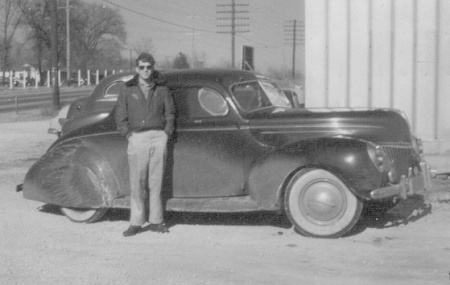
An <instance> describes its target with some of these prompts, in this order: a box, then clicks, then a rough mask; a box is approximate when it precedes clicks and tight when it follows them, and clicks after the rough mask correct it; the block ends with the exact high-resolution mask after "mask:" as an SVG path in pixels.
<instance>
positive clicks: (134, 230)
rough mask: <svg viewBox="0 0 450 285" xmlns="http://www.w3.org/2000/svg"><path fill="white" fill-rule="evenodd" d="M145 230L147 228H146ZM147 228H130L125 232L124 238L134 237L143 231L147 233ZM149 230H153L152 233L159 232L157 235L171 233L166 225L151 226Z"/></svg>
mask: <svg viewBox="0 0 450 285" xmlns="http://www.w3.org/2000/svg"><path fill="white" fill-rule="evenodd" d="M145 228H147V227H145ZM145 228H144V229H142V228H141V227H140V226H130V227H129V228H128V229H127V230H126V231H124V232H123V236H125V237H130V236H134V235H136V234H137V233H139V232H141V230H143V231H145ZM148 229H149V230H151V231H152V232H157V233H168V232H169V228H168V227H167V226H166V224H165V223H160V224H149V225H148Z"/></svg>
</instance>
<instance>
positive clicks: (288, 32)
mask: <svg viewBox="0 0 450 285" xmlns="http://www.w3.org/2000/svg"><path fill="white" fill-rule="evenodd" d="M288 23H292V24H289V25H285V26H284V32H285V36H286V37H287V38H286V43H287V44H292V79H295V53H296V47H297V45H298V44H301V45H304V44H305V39H304V25H303V24H301V25H299V26H298V25H297V20H293V21H289V22H288ZM300 29H301V37H298V34H297V33H298V32H299V30H300Z"/></svg>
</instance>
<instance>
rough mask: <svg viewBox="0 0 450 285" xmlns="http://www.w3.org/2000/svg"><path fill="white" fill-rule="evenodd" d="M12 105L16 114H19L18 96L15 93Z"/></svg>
mask: <svg viewBox="0 0 450 285" xmlns="http://www.w3.org/2000/svg"><path fill="white" fill-rule="evenodd" d="M14 105H15V107H16V114H19V98H17V95H16V97H14Z"/></svg>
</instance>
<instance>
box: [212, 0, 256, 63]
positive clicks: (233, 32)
mask: <svg viewBox="0 0 450 285" xmlns="http://www.w3.org/2000/svg"><path fill="white" fill-rule="evenodd" d="M248 6H249V5H248V4H236V0H231V4H222V5H219V4H218V5H217V7H230V9H231V10H225V11H224V10H222V11H217V13H218V14H231V17H222V18H217V20H231V24H229V25H217V27H230V28H231V31H226V32H223V31H221V32H218V33H221V34H231V67H232V68H234V66H235V36H236V33H248V32H249V31H248V30H244V31H242V30H240V31H237V30H236V27H247V26H249V24H237V23H236V20H248V19H249V18H248V17H236V14H241V13H248V11H244V10H240V11H238V10H237V9H236V7H248Z"/></svg>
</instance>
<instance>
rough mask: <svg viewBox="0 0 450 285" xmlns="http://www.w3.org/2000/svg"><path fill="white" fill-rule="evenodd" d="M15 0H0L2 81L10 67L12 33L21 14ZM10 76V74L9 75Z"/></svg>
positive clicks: (19, 21) (15, 29)
mask: <svg viewBox="0 0 450 285" xmlns="http://www.w3.org/2000/svg"><path fill="white" fill-rule="evenodd" d="M17 3H18V2H17V1H14V0H1V1H0V11H1V12H0V13H1V14H0V24H1V29H2V30H1V43H0V45H1V46H0V47H1V48H0V51H1V60H2V66H3V76H2V82H3V84H4V83H5V75H6V74H5V72H6V70H9V69H10V67H11V63H10V52H11V47H12V46H11V43H12V41H13V39H14V35H15V33H16V31H17V28H18V27H19V25H20V24H21V21H22V16H21V15H22V14H21V13H20V9H19V7H18V5H17ZM10 76H11V75H10Z"/></svg>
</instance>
